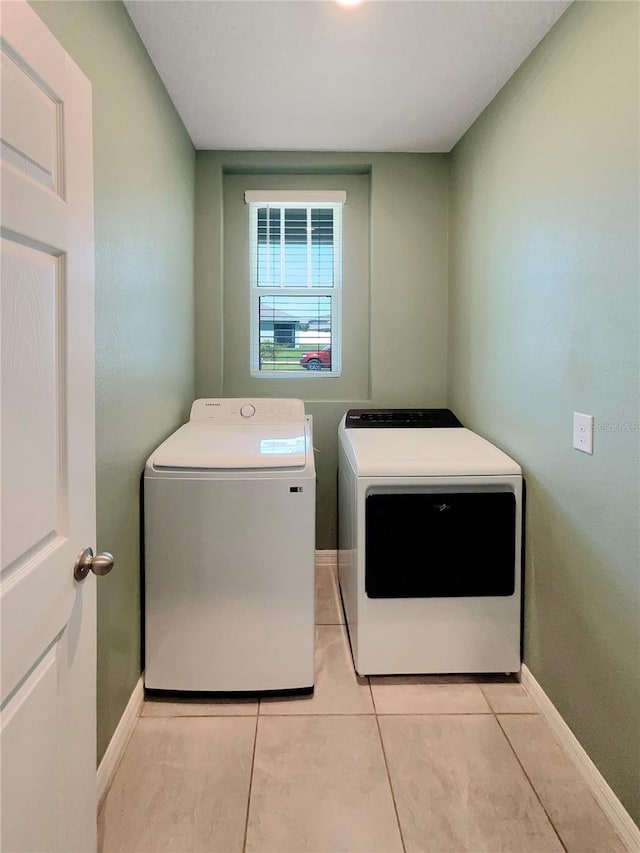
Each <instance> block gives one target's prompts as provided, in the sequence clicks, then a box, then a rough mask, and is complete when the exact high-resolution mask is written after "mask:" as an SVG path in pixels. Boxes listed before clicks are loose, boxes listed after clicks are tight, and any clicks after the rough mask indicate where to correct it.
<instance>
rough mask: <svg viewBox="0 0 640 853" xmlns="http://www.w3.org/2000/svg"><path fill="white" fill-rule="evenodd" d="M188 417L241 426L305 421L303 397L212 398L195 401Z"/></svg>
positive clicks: (207, 421)
mask: <svg viewBox="0 0 640 853" xmlns="http://www.w3.org/2000/svg"><path fill="white" fill-rule="evenodd" d="M190 420H191V421H192V422H193V421H198V422H201V423H212V424H221V425H222V424H225V425H236V424H237V425H242V424H254V425H255V426H260V425H262V424H294V423H302V422H303V421H304V403H303V402H302V400H272V399H267V398H255V397H253V398H250V399H247V398H246V397H238V398H233V397H232V398H212V399H202V400H196V401H195V402H194V403H193V405H192V406H191V416H190Z"/></svg>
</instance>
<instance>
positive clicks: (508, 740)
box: [493, 711, 567, 853]
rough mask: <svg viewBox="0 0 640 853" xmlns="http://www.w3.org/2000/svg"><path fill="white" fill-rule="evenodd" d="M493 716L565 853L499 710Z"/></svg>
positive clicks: (565, 848)
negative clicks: (505, 728) (505, 727)
mask: <svg viewBox="0 0 640 853" xmlns="http://www.w3.org/2000/svg"><path fill="white" fill-rule="evenodd" d="M493 716H494V717H495V720H496V723H497V724H498V726H499V727H500V731H501V732H502V734H503V735H504V738H505V740H506V741H507V743H508V744H509V748H510V749H511V752H512V753H513V755H514V756H515V759H516V761H517V762H518V764H519V765H520V768H521V769H522V772H523V773H524V777H525V779H526V780H527V782H528V783H529V785H530V786H531V790H532V791H533V793H534V794H535V797H536V800H537V801H538V802H539V803H540V808H541V809H542V811H543V812H544V814H545V816H546V818H547V820H548V821H549V825H550V826H551V829H553V831H554V832H555V834H556V837H557V839H558V841H559V842H560V846H561V847H562V849H563V850H564V851H565V853H566V850H567V847H566V845H565V843H564V841H563V840H562V837H561V835H560V833H559V832H558V830H557V829H556V825H555V823H554V822H553V821H552V820H551V815H550V814H549V812H548V811H547V809H546V807H545V805H544V803H543V802H542V800H541V799H540V795H539V794H538V792H537V790H536V786H535V785H534V784H533V782H532V781H531V779H530V778H529V774H528V773H527V771H526V769H525V767H524V764H523V763H522V761H520V756H519V755H518V753H517V752H516V750H515V747H514V746H513V744H512V743H511V740H510V739H509V735H508V734H507V733H506V731H505V730H504V728H503V726H502V724H501V722H500V720H499V719H498V714H497V712H496V711H493Z"/></svg>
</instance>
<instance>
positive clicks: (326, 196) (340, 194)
mask: <svg viewBox="0 0 640 853" xmlns="http://www.w3.org/2000/svg"><path fill="white" fill-rule="evenodd" d="M244 200H245V202H246V203H247V204H255V203H260V204H269V203H272V204H283V203H285V202H294V203H295V202H297V203H298V204H301V205H302V206H303V207H307V206H308V205H311V204H314V205H315V204H322V203H323V202H324V203H325V204H346V201H347V193H346V191H345V190H245V193H244Z"/></svg>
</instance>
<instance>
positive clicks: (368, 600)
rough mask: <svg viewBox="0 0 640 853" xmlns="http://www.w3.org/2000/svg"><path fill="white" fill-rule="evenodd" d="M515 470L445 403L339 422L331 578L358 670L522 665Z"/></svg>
mask: <svg viewBox="0 0 640 853" xmlns="http://www.w3.org/2000/svg"><path fill="white" fill-rule="evenodd" d="M522 489H523V486H522V472H521V470H520V467H519V466H518V464H517V463H516V462H514V461H513V460H512V459H510V458H509V457H508V456H507V455H506V454H505V453H503V452H502V451H501V450H499V449H498V448H497V447H495V446H494V445H492V444H490V443H489V442H488V441H486V440H485V439H483V438H482V437H481V436H479V435H476V434H475V433H473V432H471V431H470V430H468V429H465V428H464V427H463V426H462V424H461V423H460V422H459V421H458V419H457V418H456V417H455V415H453V414H452V412H450V411H449V410H448V409H406V410H405V409H401V410H397V409H385V410H351V411H349V412H347V414H346V416H345V418H343V420H342V422H341V424H340V427H339V550H338V561H339V576H340V589H341V592H342V598H343V601H344V605H345V614H346V619H347V627H348V630H349V638H350V641H351V649H352V652H353V659H354V664H355V668H356V670H357V672H358V673H360V675H374V674H379V675H399V674H430V673H433V674H438V673H473V672H477V673H480V672H496V673H511V672H517V671H519V669H520V661H521V598H522V571H521V550H522Z"/></svg>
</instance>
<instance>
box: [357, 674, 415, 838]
mask: <svg viewBox="0 0 640 853" xmlns="http://www.w3.org/2000/svg"><path fill="white" fill-rule="evenodd" d="M367 681H368V682H369V693H370V694H371V704H372V705H373V713H374V716H375V718H376V729H377V730H378V737H379V738H380V748H381V749H382V760H383V761H384V769H385V770H386V771H387V781H388V782H389V790H390V791H391V802H392V803H393V811H394V813H395V816H396V823H397V825H398V833H399V834H400V844H402V853H406V849H407V848H406V845H405V843H404V835H403V834H402V824H401V823H400V815H399V814H398V804H397V803H396V793H395V791H394V790H393V782H392V781H391V773H390V771H389V762H388V760H387V752H386V750H385V748H384V740H383V739H382V730H381V728H380V719H379V717H378V712H377V709H376V700H375V699H374V696H373V688H372V687H371V679H370V678H367Z"/></svg>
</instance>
